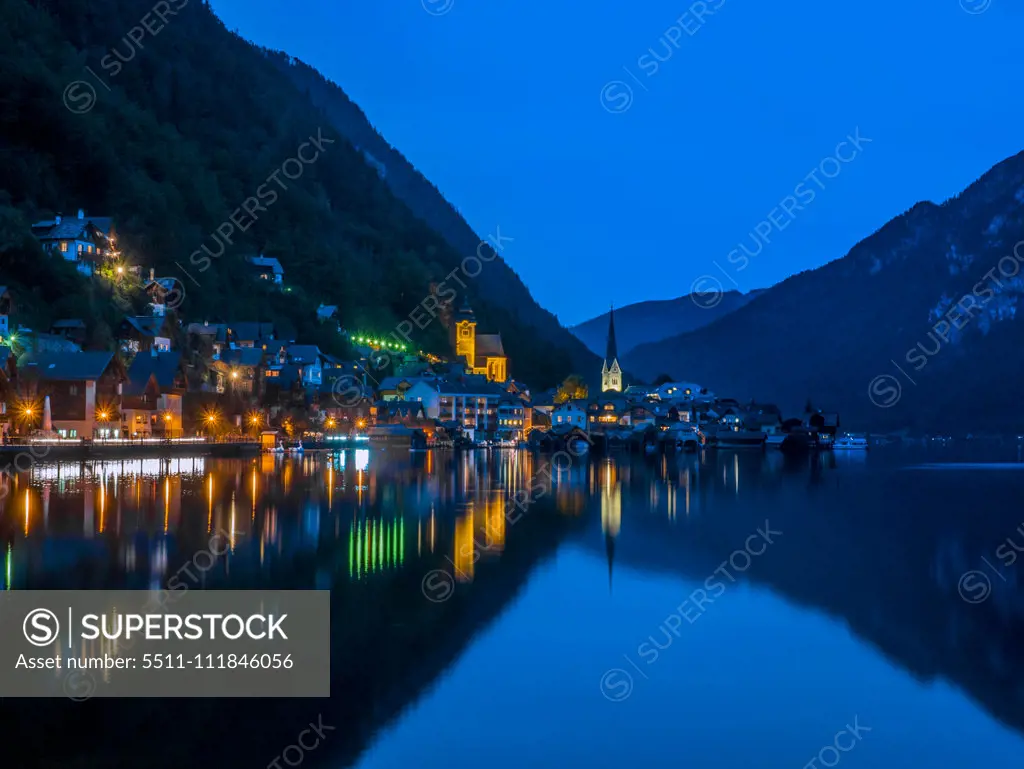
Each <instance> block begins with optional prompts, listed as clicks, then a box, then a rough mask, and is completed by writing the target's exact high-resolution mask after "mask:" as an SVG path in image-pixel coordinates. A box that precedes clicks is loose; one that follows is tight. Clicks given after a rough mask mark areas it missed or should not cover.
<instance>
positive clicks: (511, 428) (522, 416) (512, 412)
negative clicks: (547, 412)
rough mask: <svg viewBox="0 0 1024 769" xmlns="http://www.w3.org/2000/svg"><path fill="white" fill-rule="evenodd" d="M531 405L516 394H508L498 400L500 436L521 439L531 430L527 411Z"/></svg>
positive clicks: (512, 439)
mask: <svg viewBox="0 0 1024 769" xmlns="http://www.w3.org/2000/svg"><path fill="white" fill-rule="evenodd" d="M529 410H530V407H529V406H528V405H526V404H525V403H523V401H522V400H521V399H519V398H517V397H516V396H515V395H511V394H509V395H506V396H504V397H503V398H501V399H500V400H499V401H498V437H499V438H501V439H503V440H509V441H521V440H523V437H524V436H525V435H526V434H527V433H528V432H529V430H528V428H527V421H528V416H527V412H528V411H529Z"/></svg>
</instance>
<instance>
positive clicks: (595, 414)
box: [551, 396, 633, 430]
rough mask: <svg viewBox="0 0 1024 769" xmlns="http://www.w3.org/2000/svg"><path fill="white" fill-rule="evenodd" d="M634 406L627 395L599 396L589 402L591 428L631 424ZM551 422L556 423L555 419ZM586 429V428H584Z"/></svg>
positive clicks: (588, 418) (588, 422) (601, 428)
mask: <svg viewBox="0 0 1024 769" xmlns="http://www.w3.org/2000/svg"><path fill="white" fill-rule="evenodd" d="M632 406H633V404H631V403H630V402H629V401H628V400H627V399H626V397H625V396H615V397H608V398H598V399H596V400H592V401H590V402H588V403H587V424H588V425H589V429H591V430H594V429H596V430H604V429H605V428H608V427H617V426H619V425H620V424H621V425H629V424H630V418H629V417H630V408H631V407H632ZM551 424H552V425H555V424H557V422H555V420H554V419H552V420H551ZM584 429H586V428H584Z"/></svg>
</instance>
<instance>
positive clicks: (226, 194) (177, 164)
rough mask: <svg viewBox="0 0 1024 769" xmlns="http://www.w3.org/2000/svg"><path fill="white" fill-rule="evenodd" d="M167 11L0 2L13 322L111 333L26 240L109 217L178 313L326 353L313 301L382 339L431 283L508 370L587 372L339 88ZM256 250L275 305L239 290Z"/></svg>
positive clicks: (1, 171)
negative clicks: (282, 330) (43, 227)
mask: <svg viewBox="0 0 1024 769" xmlns="http://www.w3.org/2000/svg"><path fill="white" fill-rule="evenodd" d="M160 5H161V6H163V5H164V4H160ZM168 8H169V9H171V10H173V11H174V12H173V13H170V15H168V14H167V9H164V17H163V18H162V20H157V19H156V17H155V16H153V15H152V13H151V12H152V11H153V3H152V2H151V1H150V0H0V15H2V18H3V20H4V23H3V25H2V26H0V277H2V278H3V282H4V283H6V284H9V285H12V287H13V288H14V289H15V293H16V294H17V295H19V297H20V298H21V299H22V301H21V302H19V307H21V308H22V309H23V310H25V311H26V313H27V315H26V317H24V318H20V319H19V318H16V320H19V321H27V322H28V323H27V324H28V325H31V326H33V327H43V328H45V327H48V324H49V322H51V321H52V320H54V319H55V318H60V317H86V318H89V319H90V323H91V324H92V325H94V326H102V325H104V324H106V326H108V328H107V329H106V333H104V331H103V330H102V329H99V330H97V329H95V328H90V334H91V335H92V336H93V337H95V338H98V339H103V338H105V337H106V338H109V324H110V323H111V322H112V319H111V318H108V317H100V313H99V312H97V310H96V308H102V307H107V308H109V307H110V306H111V305H112V301H111V297H110V296H109V294H110V289H109V287H104V284H103V282H102V281H91V282H90V281H86V280H84V279H81V278H77V282H76V283H74V285H70V284H69V281H68V280H67V279H65V276H63V275H58V276H57V277H55V272H56V271H57V268H56V267H51V265H50V261H52V260H47V259H46V258H45V257H44V256H43V255H42V254H41V253H40V251H39V249H38V247H37V246H35V245H34V241H33V240H32V238H31V235H30V234H29V231H28V223H29V222H31V221H34V220H36V219H39V218H44V217H48V216H53V215H55V214H58V213H63V214H65V215H68V214H70V213H71V212H74V211H76V210H77V209H79V208H85V209H86V210H87V213H88V214H90V215H92V216H98V215H103V216H107V215H109V216H113V217H114V219H115V224H116V227H117V231H118V235H119V245H120V247H121V250H122V252H123V253H124V255H125V260H126V261H128V262H129V263H130V264H137V265H142V266H143V267H144V268H149V267H153V268H155V269H156V270H157V271H158V272H159V273H160V274H161V275H172V276H176V277H178V278H179V279H181V280H182V282H183V284H185V286H186V289H187V297H186V300H185V303H184V304H183V305H182V307H181V308H180V313H181V314H182V315H184V316H188V317H190V318H200V319H208V320H211V321H214V320H218V319H219V320H227V319H229V318H239V317H245V318H252V319H254V320H257V319H258V320H270V321H274V320H281V321H287V322H288V323H289V324H290V325H292V326H294V327H295V328H296V329H297V331H298V332H299V334H300V335H301V336H302V338H303V339H305V340H307V341H311V342H315V343H318V344H320V345H321V346H322V347H323V348H324V349H327V350H328V351H330V352H338V353H339V354H344V350H336V349H332V347H336V346H337V345H335V344H333V342H336V341H337V340H338V339H340V337H338V335H337V334H333V339H332V338H330V334H328V333H327V331H326V330H325V328H326V327H321V326H319V324H318V323H317V322H316V318H315V310H316V307H317V306H318V305H319V303H321V302H323V303H324V304H331V305H337V306H338V308H339V319H340V321H341V323H342V325H343V326H344V327H345V328H347V329H350V330H353V331H362V332H367V333H373V334H374V335H385V334H387V333H389V332H390V331H391V330H392V329H395V327H396V325H397V324H398V323H399V322H401V321H403V320H404V321H406V322H407V323H408V320H407V319H408V318H409V316H410V313H413V312H416V309H417V306H418V305H420V303H421V302H423V300H424V299H426V298H427V297H428V296H429V294H430V292H431V286H432V285H435V284H437V283H439V282H440V281H443V280H445V279H446V277H447V278H448V283H447V285H448V286H449V287H451V288H454V289H455V291H456V293H457V295H458V296H457V297H456V299H454V300H453V301H462V298H463V296H468V297H469V299H470V301H471V303H472V305H473V307H474V310H475V311H476V314H477V317H478V321H479V323H480V329H481V330H482V331H492V330H493V331H500V332H501V334H502V337H503V341H504V347H505V351H506V352H507V354H508V355H509V358H510V373H511V374H512V375H513V376H514V377H516V378H519V379H523V380H525V381H527V382H529V383H530V384H532V385H534V386H536V387H547V386H551V385H553V384H556V383H557V382H559V381H561V380H562V379H563V378H564V377H565V376H566V375H567V374H568V373H570V372H571V371H574V370H578V371H581V372H589V371H598V370H599V369H600V362H599V361H598V360H597V359H596V358H595V357H594V356H592V355H591V354H590V353H589V352H588V351H587V350H586V349H585V348H584V346H583V345H582V344H580V343H579V342H578V341H576V339H575V338H574V337H573V336H572V335H571V334H570V333H569V332H568V331H566V330H565V329H563V328H561V327H560V326H559V324H558V322H557V320H556V319H555V318H554V316H552V315H551V314H549V313H547V312H545V311H544V310H543V309H542V308H540V307H539V306H538V305H537V304H536V302H534V301H533V299H532V297H531V296H530V294H529V291H528V290H527V289H526V287H525V286H524V285H523V284H522V281H520V280H519V278H518V277H517V276H516V274H515V273H514V272H513V271H512V270H511V269H510V268H509V267H508V265H507V264H505V263H504V261H503V259H502V257H501V255H499V256H497V257H496V258H493V259H492V257H493V253H492V252H491V251H489V246H484V247H483V248H481V250H480V252H479V253H480V256H481V258H483V259H484V264H483V267H482V269H481V270H480V273H479V274H478V275H477V274H476V273H477V270H478V267H477V265H476V264H473V263H470V265H469V266H468V267H466V268H462V267H461V265H462V264H463V260H464V259H465V258H466V257H468V256H471V255H474V254H477V253H478V251H477V249H478V246H479V244H480V241H481V239H484V240H486V239H487V237H488V235H497V234H498V233H497V232H493V233H483V234H482V235H481V236H479V237H478V235H477V234H475V233H473V231H472V230H471V229H470V228H469V226H468V225H467V224H466V223H465V222H464V221H463V220H462V219H461V217H459V215H458V214H457V213H456V212H455V210H454V209H453V208H452V207H451V206H450V205H449V204H448V203H447V201H445V200H444V198H443V197H442V196H441V195H440V194H439V193H438V192H437V190H436V189H435V188H434V187H433V186H432V185H431V184H430V183H429V182H427V181H426V180H425V179H423V177H422V176H420V175H419V174H418V173H417V172H416V171H415V169H413V168H412V167H411V166H410V165H409V164H408V162H407V161H405V160H404V158H402V157H401V155H400V154H399V153H398V152H397V151H395V150H393V149H391V148H390V147H388V145H387V143H386V142H385V141H384V140H383V139H381V138H380V136H379V135H377V134H376V132H374V131H373V129H372V127H370V125H369V123H368V122H367V121H366V118H365V116H363V115H362V113H361V112H360V111H359V109H358V107H356V106H355V105H353V104H352V103H351V102H349V101H348V99H347V97H345V95H344V94H343V93H342V92H341V90H340V89H338V88H336V87H335V86H332V85H330V84H328V83H326V81H324V80H323V79H322V78H320V77H319V75H317V74H316V73H315V72H314V71H313V70H311V69H309V68H308V67H305V66H304V65H299V64H298V63H294V60H292V59H290V57H287V56H286V55H285V54H281V53H275V52H271V51H267V50H265V49H261V48H258V47H256V46H254V45H252V44H250V43H248V42H246V41H244V40H242V39H241V38H240V37H238V36H237V35H235V34H233V33H231V32H229V31H228V30H227V29H226V28H225V26H224V24H223V23H222V22H221V21H220V20H219V19H218V18H217V17H216V16H215V15H214V13H213V11H212V10H211V9H210V7H209V5H208V4H207V3H202V2H191V3H187V4H186V3H180V2H172V3H170V4H169V6H168ZM144 17H145V18H147V19H148V22H149V25H150V26H151V27H152V26H154V25H156V26H157V27H158V32H156V33H147V32H146V31H145V30H144V29H143V27H142V26H140V24H141V22H140V19H143V18H144ZM158 22H159V23H158ZM129 30H133V35H134V36H135V37H138V35H139V34H142V35H143V37H144V40H143V41H142V42H141V43H139V42H137V41H135V40H133V39H132V38H131V37H129V36H127V35H126V33H127V32H128V31H129ZM311 137H313V138H314V139H316V143H315V144H316V146H315V147H312V146H310V138H311ZM321 137H322V138H321ZM300 147H301V148H303V149H302V152H303V156H302V157H303V158H310V157H313V156H314V155H315V158H314V159H313V160H305V159H303V160H302V161H301V162H300V161H299V160H298V159H296V158H297V157H298V153H299V152H300ZM317 148H318V149H317ZM285 164H288V166H287V167H285ZM275 174H276V176H274V175H275ZM247 202H248V203H250V204H251V203H253V202H255V203H256V205H257V206H258V207H255V208H254V211H250V212H249V213H246V210H243V209H242V206H243V204H245V203H247ZM254 212H255V213H254ZM232 217H234V219H233V218H232ZM254 219H255V221H254ZM228 222H232V223H233V224H234V227H231V228H230V230H229V225H228V224H227V223H228ZM496 224H498V223H496ZM219 228H222V229H220V232H221V233H222V234H223V232H224V231H225V230H228V231H230V232H231V235H230V236H229V237H228V240H229V243H227V244H226V248H224V247H223V246H221V245H220V244H219V243H218V241H217V238H216V237H215V233H217V232H218V229H219ZM502 234H503V235H505V236H508V235H512V233H502ZM201 246H207V247H208V248H209V249H210V250H211V251H212V252H213V258H209V257H207V256H206V255H204V254H203V252H201V251H199V249H200V247H201ZM506 246H507V247H508V248H511V247H512V244H506ZM222 248H223V253H222V254H218V251H219V250H221V249H222ZM254 253H264V254H266V255H267V256H272V257H276V258H277V259H279V260H280V261H281V263H282V264H283V265H284V269H285V283H286V284H287V286H288V288H289V291H288V292H287V293H284V292H275V291H267V290H261V289H260V287H259V286H258V285H256V281H250V280H244V279H240V276H241V275H242V274H243V270H244V264H245V263H244V261H243V258H244V257H245V256H246V255H251V254H254ZM186 273H187V274H186ZM453 273H455V274H456V275H457V277H458V278H459V281H458V282H456V281H455V280H454V279H453V278H450V277H449V276H451V275H452V274H453ZM474 275H475V276H474ZM72 277H74V276H72ZM58 278H59V280H58ZM72 282H74V281H72ZM418 314H422V311H420V312H419V313H418ZM50 316H53V317H50ZM416 325H417V326H418V327H417V328H416V329H415V330H414V332H413V334H412V339H411V341H412V342H413V343H414V344H417V345H418V346H420V347H421V348H423V349H427V350H431V351H434V352H439V353H441V354H446V353H447V352H448V349H447V347H448V341H447V333H446V330H445V328H444V324H443V323H442V322H440V321H436V320H435V321H431V322H430V323H428V324H426V326H425V327H420V324H419V323H417V324H416Z"/></svg>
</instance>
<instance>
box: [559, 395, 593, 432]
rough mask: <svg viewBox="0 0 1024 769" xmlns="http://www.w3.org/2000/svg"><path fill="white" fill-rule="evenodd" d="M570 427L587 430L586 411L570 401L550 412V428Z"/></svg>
mask: <svg viewBox="0 0 1024 769" xmlns="http://www.w3.org/2000/svg"><path fill="white" fill-rule="evenodd" d="M566 424H567V425H572V426H573V427H578V428H580V429H581V430H586V429H587V411H586V409H584V408H581V407H579V406H577V405H576V404H575V403H573V402H572V401H568V402H566V403H562V404H560V405H558V406H556V407H555V410H554V411H552V412H551V426H552V427H557V426H558V425H566Z"/></svg>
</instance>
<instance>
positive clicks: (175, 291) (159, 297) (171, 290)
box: [142, 269, 185, 315]
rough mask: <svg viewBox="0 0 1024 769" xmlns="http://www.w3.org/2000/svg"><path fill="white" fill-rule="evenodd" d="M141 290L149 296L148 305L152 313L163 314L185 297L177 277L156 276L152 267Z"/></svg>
mask: <svg viewBox="0 0 1024 769" xmlns="http://www.w3.org/2000/svg"><path fill="white" fill-rule="evenodd" d="M142 290H143V291H145V292H146V294H147V295H148V296H149V306H150V307H151V308H152V309H153V314H154V315H163V314H165V313H166V312H167V310H168V309H174V308H175V307H177V306H178V305H180V304H181V302H182V300H183V299H184V298H185V297H184V293H185V292H184V291H183V289H182V285H181V282H180V281H179V280H178V279H177V278H158V277H156V271H155V270H153V269H150V271H149V280H148V281H146V284H145V285H144V286H143V287H142ZM168 305H170V307H168Z"/></svg>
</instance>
